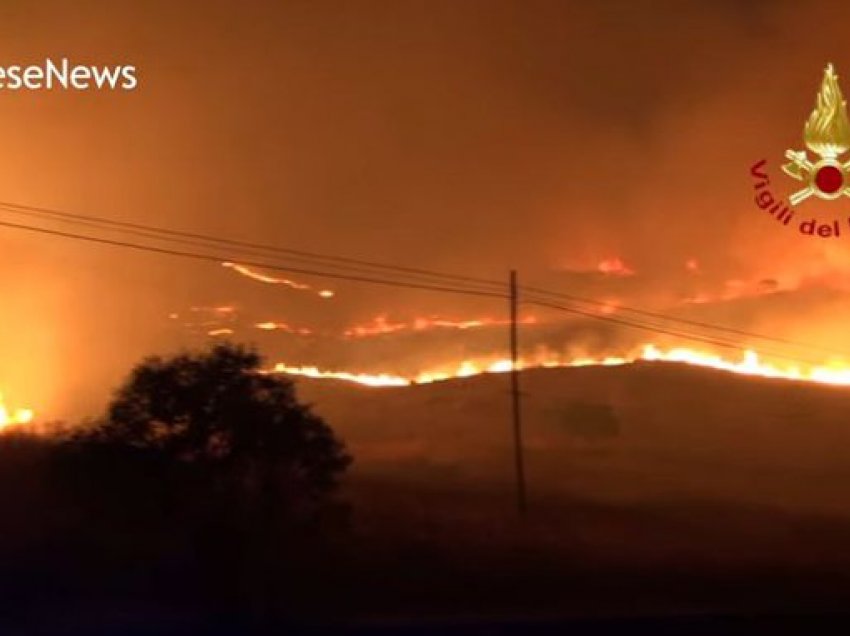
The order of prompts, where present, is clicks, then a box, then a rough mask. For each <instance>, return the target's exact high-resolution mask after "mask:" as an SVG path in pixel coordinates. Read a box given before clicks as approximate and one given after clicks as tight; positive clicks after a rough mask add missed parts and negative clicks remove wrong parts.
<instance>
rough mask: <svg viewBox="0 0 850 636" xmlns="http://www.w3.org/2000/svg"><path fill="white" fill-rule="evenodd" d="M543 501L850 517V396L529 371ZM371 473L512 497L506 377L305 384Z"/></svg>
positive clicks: (759, 385) (694, 373)
mask: <svg viewBox="0 0 850 636" xmlns="http://www.w3.org/2000/svg"><path fill="white" fill-rule="evenodd" d="M521 387H522V395H523V416H524V433H525V447H526V460H527V470H528V481H529V489H530V492H531V496H532V498H534V497H549V496H551V495H556V494H567V495H570V496H579V497H582V498H588V499H598V500H608V501H630V502H636V501H644V500H656V501H667V500H670V499H708V500H719V501H730V502H739V503H753V504H764V505H770V506H776V507H781V508H786V509H789V510H795V511H809V512H822V513H829V514H842V515H843V514H848V515H850V488H848V487H850V389H844V388H838V387H832V386H825V385H817V384H811V383H797V382H790V381H785V380H769V379H763V378H758V377H752V376H744V375H735V374H729V373H724V372H718V371H713V370H708V369H702V368H697V367H691V366H686V365H681V364H670V363H638V364H634V365H626V366H619V367H579V368H568V369H537V370H529V371H526V372H523V373H522V374H521ZM298 390H299V393H300V395H301V396H302V397H303V398H304V399H306V400H308V401H309V402H312V403H313V404H314V405H315V408H316V410H317V411H318V412H319V413H321V414H322V415H324V416H325V417H326V418H327V419H328V421H329V422H330V423H331V424H332V425H333V426H334V428H335V429H336V430H337V431H338V432H339V433H340V435H341V436H342V437H343V438H344V439H346V441H347V442H348V443H349V445H350V446H351V448H352V449H353V451H354V454H355V456H356V457H357V460H358V461H357V463H356V465H355V468H354V469H353V473H354V474H355V475H359V476H367V475H387V474H391V475H394V476H395V477H396V478H398V479H402V480H405V481H412V482H417V481H421V482H427V483H428V484H430V485H432V486H434V485H437V484H440V485H441V486H445V487H451V488H457V489H458V490H460V491H462V490H466V489H471V490H480V489H482V488H489V487H495V488H501V487H506V488H510V487H511V486H510V483H509V482H510V480H511V479H512V477H513V473H512V470H513V464H512V455H511V453H512V449H511V446H510V444H511V439H512V438H511V429H510V426H511V424H510V411H509V407H510V403H509V387H508V380H507V376H505V375H482V376H476V377H472V378H466V379H458V380H451V381H446V382H440V383H434V384H427V385H420V386H413V387H406V388H381V389H374V388H367V387H361V386H357V385H351V384H343V383H336V382H332V383H328V382H322V381H318V382H316V381H305V380H299V381H298Z"/></svg>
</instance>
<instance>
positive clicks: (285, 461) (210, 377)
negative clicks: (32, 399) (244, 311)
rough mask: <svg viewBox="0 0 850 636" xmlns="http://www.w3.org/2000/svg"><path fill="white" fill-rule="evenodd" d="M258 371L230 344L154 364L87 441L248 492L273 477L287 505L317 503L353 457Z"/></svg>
mask: <svg viewBox="0 0 850 636" xmlns="http://www.w3.org/2000/svg"><path fill="white" fill-rule="evenodd" d="M261 364H262V358H261V357H260V356H259V355H258V354H257V353H256V352H255V351H253V350H251V349H247V348H245V347H242V346H239V345H233V344H220V345H217V346H215V347H213V348H212V349H210V350H209V351H207V352H202V353H198V354H193V353H185V354H182V355H178V356H175V357H172V358H167V359H164V358H160V357H152V358H148V359H147V360H145V361H143V362H142V363H141V364H140V365H138V366H137V367H136V368H135V369H134V370H133V372H132V373H131V375H130V377H129V379H128V380H127V382H126V383H125V384H124V385H123V386H122V387H121V388H120V389H119V390H118V392H117V394H116V395H115V398H114V399H113V401H112V403H111V404H110V406H109V409H108V413H107V417H106V419H105V420H104V421H102V422H100V423H98V424H97V425H96V426H95V427H94V428H92V429H90V430H89V431H88V432H87V433H85V434H84V437H85V438H86V439H88V440H90V441H97V442H101V443H104V444H108V445H119V446H126V447H130V448H134V449H139V450H143V451H153V452H155V454H156V455H157V456H159V457H162V458H168V459H170V460H174V461H178V462H185V463H189V464H195V465H198V466H202V467H205V468H207V469H209V470H212V471H221V473H222V474H226V473H232V474H235V475H238V476H239V478H240V479H241V480H242V486H243V487H244V488H245V489H246V490H247V491H252V490H256V489H261V488H264V487H265V488H267V487H269V486H270V484H269V483H266V482H267V481H268V480H271V481H273V482H275V483H276V484H277V486H278V487H279V488H281V489H282V491H283V492H282V494H283V495H284V498H285V499H288V501H287V503H288V504H290V505H296V504H299V503H300V504H302V505H303V504H309V503H311V502H317V501H319V500H320V499H321V498H322V497H324V496H325V495H327V494H328V493H329V492H330V491H332V490H333V489H334V488H335V486H336V485H337V477H338V475H339V474H340V473H341V472H342V471H343V470H344V469H345V468H346V467H347V466H348V464H349V462H350V457H349V456H348V455H347V454H346V452H345V449H344V446H343V445H342V444H341V443H340V441H339V440H337V439H336V437H335V436H334V434H333V431H332V430H331V429H330V427H328V425H327V424H326V423H325V422H324V421H323V420H322V419H321V418H320V417H318V416H317V415H315V414H314V413H312V412H311V410H310V408H309V406H307V405H304V404H301V403H299V402H298V401H297V399H296V397H295V391H294V388H293V385H292V383H291V382H290V381H289V380H287V379H284V378H281V377H280V376H275V375H269V374H264V373H262V372H261Z"/></svg>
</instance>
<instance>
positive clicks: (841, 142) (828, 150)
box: [782, 64, 850, 205]
mask: <svg viewBox="0 0 850 636" xmlns="http://www.w3.org/2000/svg"><path fill="white" fill-rule="evenodd" d="M803 141H804V142H805V144H806V147H807V148H808V149H809V150H810V151H811V152H812V153H814V155H815V156H813V157H811V158H810V157H809V155H808V154H807V153H806V151H805V150H786V151H785V157H786V159H788V160H789V162H788V163H787V164H785V165H784V166H782V171H783V172H785V174H787V175H788V176H790V177H793V178H794V179H796V180H797V181H801V182H803V183H804V184H805V187H804V188H802V189H800V190H798V191H797V192H795V193H794V194H792V195H791V196H790V197H788V200H789V201H790V202H791V205H798V204H800V203H802V202H803V201H805V200H806V199H808V198H809V197H812V196H815V197H818V198H819V199H826V200H832V199H837V198H838V197H840V196H841V195H845V196H850V160H846V161H842V159H841V155H843V154H844V153H846V152H847V151H848V150H850V122H848V120H847V102H846V101H844V96H843V95H842V94H841V88H840V87H839V86H838V75H836V73H835V71H834V70H833V68H832V64H829V65H828V66H827V67H826V70H825V71H824V74H823V82H822V83H821V87H820V92H819V93H818V96H817V103H816V105H815V109H814V111H812V114H811V115H810V116H809V119H808V121H807V122H806V125H805V126H804V128H803Z"/></svg>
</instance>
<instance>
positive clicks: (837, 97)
mask: <svg viewBox="0 0 850 636" xmlns="http://www.w3.org/2000/svg"><path fill="white" fill-rule="evenodd" d="M803 138H804V139H805V141H806V145H807V146H808V147H809V149H810V150H811V151H812V152H815V153H817V154H819V155H821V156H822V157H836V156H838V155H840V154H842V153H844V152H847V149H848V148H850V122H848V120H847V102H846V101H844V96H843V95H842V94H841V88H840V87H839V86H838V75H836V74H835V71H834V70H833V68H832V64H829V65H828V66H827V67H826V70H825V71H824V73H823V82H822V83H821V87H820V92H819V93H818V98H817V105H816V106H815V109H814V111H812V114H811V115H810V116H809V119H808V121H807V122H806V126H805V128H804V129H803Z"/></svg>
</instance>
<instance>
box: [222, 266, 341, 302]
mask: <svg viewBox="0 0 850 636" xmlns="http://www.w3.org/2000/svg"><path fill="white" fill-rule="evenodd" d="M221 265H222V267H227V268H228V269H232V270H233V271H234V272H236V273H238V274H241V275H242V276H245V277H247V278H250V279H252V280H255V281H258V282H260V283H266V284H267V285H283V286H285V287H289V288H290V289H296V290H298V291H315V292H316V294H317V295H318V296H319V297H320V298H333V297H334V292H332V291H331V290H330V289H320V290H314V289H313V287H311V286H310V285H307V284H306V283H297V282H295V281H294V280H289V279H288V278H278V277H276V276H270V275H269V274H263V273H262V272H258V271H257V270H255V269H252V268H250V267H248V266H247V265H240V264H239V263H229V262H226V263H222V264H221Z"/></svg>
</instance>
